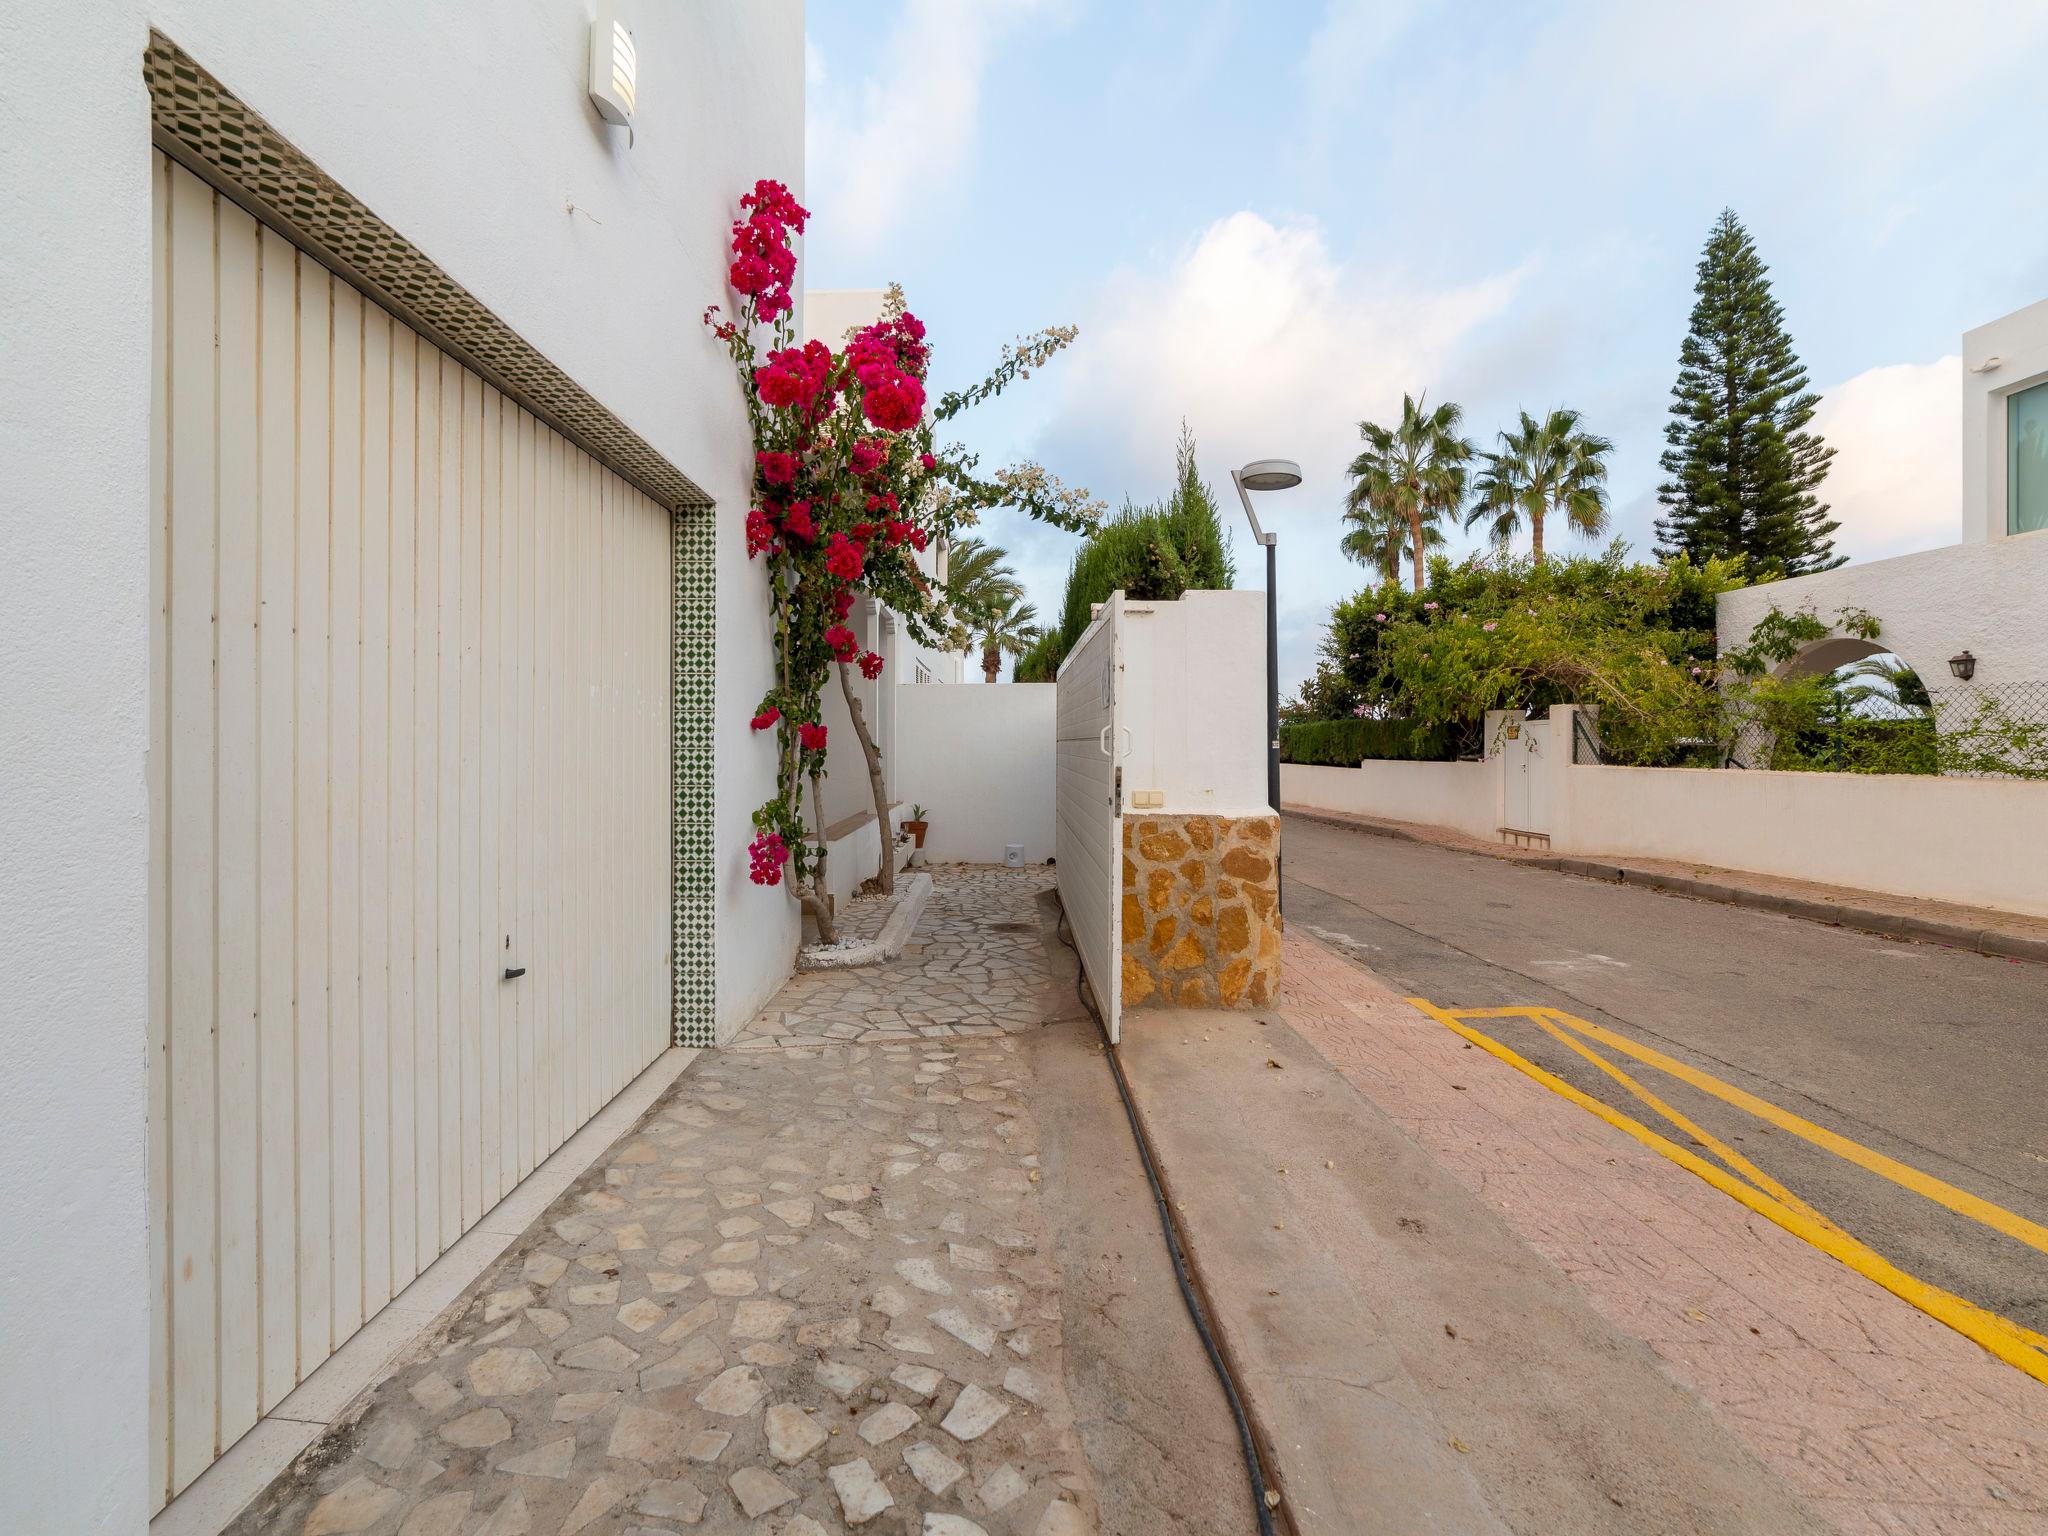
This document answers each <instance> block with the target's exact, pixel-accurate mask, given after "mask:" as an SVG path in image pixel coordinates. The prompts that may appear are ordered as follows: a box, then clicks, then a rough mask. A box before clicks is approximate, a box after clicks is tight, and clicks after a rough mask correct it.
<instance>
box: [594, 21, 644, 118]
mask: <svg viewBox="0 0 2048 1536" xmlns="http://www.w3.org/2000/svg"><path fill="white" fill-rule="evenodd" d="M639 91H640V53H639V50H638V49H636V48H635V47H634V46H633V33H632V30H631V28H629V27H628V26H627V25H626V24H625V22H623V21H621V20H620V19H619V13H618V7H617V6H615V5H613V4H612V3H611V0H598V5H597V18H596V19H595V20H594V21H592V22H591V24H590V104H591V105H592V106H593V107H595V108H597V115H598V116H599V117H601V118H603V119H604V120H605V121H606V122H608V123H611V124H612V125H613V126H615V127H619V128H623V129H625V130H626V136H627V137H626V142H627V143H629V144H630V143H631V142H632V133H633V108H634V105H635V103H636V102H637V101H638V99H639Z"/></svg>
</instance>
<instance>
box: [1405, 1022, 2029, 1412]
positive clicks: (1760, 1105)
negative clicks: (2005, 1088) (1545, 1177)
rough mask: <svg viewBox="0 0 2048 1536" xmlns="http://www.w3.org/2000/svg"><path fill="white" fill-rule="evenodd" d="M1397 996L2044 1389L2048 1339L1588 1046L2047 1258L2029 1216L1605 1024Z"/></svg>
mask: <svg viewBox="0 0 2048 1536" xmlns="http://www.w3.org/2000/svg"><path fill="white" fill-rule="evenodd" d="M1408 1001H1409V1002H1410V1003H1411V1004H1413V1005H1414V1006H1415V1007H1417V1008H1419V1009H1421V1010H1422V1012H1424V1013H1426V1014H1428V1015H1429V1016H1430V1017H1431V1018H1433V1019H1435V1020H1437V1021H1438V1022H1439V1023H1441V1024H1443V1025H1444V1026H1445V1027H1446V1028H1448V1029H1451V1030H1453V1031H1455V1032H1456V1033H1457V1034H1459V1035H1462V1036H1463V1037H1464V1038H1465V1039H1467V1040H1469V1041H1471V1043H1472V1044H1474V1045H1476V1046H1478V1047H1479V1048H1480V1049H1481V1050H1483V1051H1486V1052H1487V1053H1488V1054H1490V1055H1492V1056H1495V1057H1497V1058H1499V1059H1500V1060H1501V1061H1504V1062H1506V1063H1507V1064H1508V1065H1509V1066H1511V1067H1513V1068H1514V1069H1515V1070H1516V1071H1517V1072H1520V1073H1522V1074H1523V1075H1525V1076H1527V1077H1531V1078H1534V1079H1535V1080H1536V1081H1537V1082H1539V1083H1541V1084H1542V1085H1543V1086H1544V1087H1546V1088H1548V1089H1550V1090H1551V1092H1553V1093H1556V1094H1558V1095H1560V1096H1562V1097H1563V1098H1566V1099H1569V1100H1570V1101H1571V1102H1572V1103H1574V1104H1576V1105H1578V1106H1579V1107H1580V1108H1581V1109H1584V1110H1586V1111H1588V1112H1589V1113H1591V1114H1595V1115H1598V1116H1599V1117H1600V1118H1601V1119H1602V1120H1605V1121H1606V1122H1607V1123H1608V1124H1609V1125H1612V1126H1614V1127H1615V1128H1616V1129H1617V1130H1620V1131H1622V1132H1624V1133H1626V1134H1627V1135H1629V1136H1632V1137H1634V1138H1635V1140H1637V1141H1639V1142H1641V1143H1642V1144H1643V1145H1644V1146H1646V1147H1648V1148H1650V1150H1651V1151H1653V1152H1656V1153H1658V1154H1659V1155H1660V1156H1663V1157H1667V1158H1669V1159H1670V1160H1671V1161H1672V1162H1674V1163H1676V1164H1678V1165H1679V1167H1681V1168H1684V1169H1685V1170H1686V1171H1687V1172H1689V1173H1693V1174H1696V1175H1698V1176H1699V1177H1700V1178H1702V1179H1704V1180H1706V1182H1707V1183H1709V1184H1711V1185H1713V1186H1714V1187H1715V1188H1716V1189H1718V1190H1720V1191H1721V1192H1722V1193H1723V1194H1725V1195H1728V1196H1729V1197H1731V1198H1732V1199H1735V1200H1739V1201H1741V1202H1742V1203H1743V1204H1744V1205H1746V1206H1748V1207H1749V1208H1750V1209H1751V1210H1753V1211H1755V1212H1756V1213H1757V1214H1758V1215H1759V1216H1762V1217H1764V1218H1766V1219H1767V1220H1770V1221H1773V1222H1776V1223H1777V1224H1778V1225H1779V1226H1781V1227H1783V1228H1784V1229H1785V1230H1786V1231H1787V1232H1790V1233H1792V1234H1793V1235H1794V1236H1795V1237H1798V1238H1800V1239H1802V1240H1803V1241H1805V1242H1807V1243H1810V1244H1812V1245H1813V1246H1814V1247H1815V1248H1818V1249H1819V1250H1820V1251H1821V1252H1822V1253H1825V1254H1827V1255H1828V1256H1829V1257H1830V1258H1832V1259H1835V1260H1837V1261H1839V1262H1840V1263H1843V1264H1846V1265H1847V1266H1848V1267H1849V1268H1851V1269H1853V1270H1855V1271H1856V1272H1857V1273H1858V1274H1860V1275H1863V1276H1864V1277H1866V1278H1867V1279H1870V1280H1874V1281H1876V1282H1877V1283H1878V1284H1879V1285H1881V1286H1883V1287H1884V1288H1885V1289H1886V1290H1888V1291H1890V1292H1891V1293H1892V1294H1893V1295H1895V1296H1899V1297H1902V1298H1904V1299H1905V1300H1906V1301H1909V1302H1911V1303H1912V1304H1913V1305H1914V1306H1916V1307H1918V1308H1919V1309H1920V1310H1921V1311H1922V1312H1925V1313H1926V1314H1927V1315H1928V1316H1929V1317H1932V1318H1935V1319H1937V1320H1938V1321H1940V1322H1943V1323H1946V1324H1947V1325H1948V1326H1949V1327H1951V1328H1953V1329H1955V1331H1956V1332H1957V1333H1960V1334H1961V1335H1963V1337H1965V1338H1967V1339H1969V1340H1971V1341H1973V1342H1974V1343H1976V1344H1979V1345H1981V1346H1982V1347H1983V1348H1984V1349H1986V1350H1988V1351H1989V1352H1990V1353H1992V1354H1993V1355H1996V1356H1997V1357H1998V1358H1999V1359H2001V1360H2003V1361H2005V1363H2006V1364H2008V1365H2010V1366H2012V1367H2014V1368H2015V1369H2017V1370H2020V1371H2024V1372H2025V1373H2026V1374H2027V1375H2029V1376H2031V1377H2033V1378H2034V1379H2035V1380H2036V1381H2039V1382H2042V1383H2044V1384H2048V1337H2044V1336H2043V1335H2041V1334H2038V1333H2036V1332H2034V1330H2033V1329H2031V1328H2026V1327H2023V1326H2021V1325H2020V1324H2019V1323H2016V1322H2014V1321H2012V1319H2010V1318H2008V1317H2002V1316H2000V1315H1999V1314H1998V1313H1996V1312H1990V1311H1986V1310H1985V1309H1984V1308H1983V1307H1980V1306H1978V1305H1977V1304H1976V1303H1975V1302H1971V1301H1965V1300H1964V1299H1963V1298H1962V1297H1960V1296H1957V1295H1954V1294H1953V1293H1951V1292H1948V1291H1944V1290H1942V1289H1941V1288H1940V1287H1939V1286H1934V1285H1929V1284H1928V1283H1927V1282H1926V1281H1924V1280H1922V1279H1920V1278H1919V1277H1917V1276H1915V1275H1909V1274H1907V1273H1906V1272H1905V1271H1904V1270H1902V1269H1900V1268H1899V1267H1898V1266H1897V1265H1895V1264H1893V1263H1892V1262H1891V1261H1890V1260H1888V1259H1886V1258H1885V1257H1884V1255H1882V1254H1880V1253H1878V1252H1877V1251H1876V1250H1875V1249H1873V1248H1871V1247H1870V1246H1869V1245H1868V1244H1866V1243H1863V1242H1860V1241H1858V1240H1857V1239H1856V1238H1855V1237H1852V1236H1851V1235H1850V1234H1849V1233H1848V1232H1846V1231H1844V1230H1843V1229H1842V1228H1841V1227H1840V1226H1838V1225H1836V1224H1835V1223H1834V1222H1833V1221H1830V1220H1829V1219H1828V1218H1827V1217H1826V1216H1825V1215H1823V1214H1822V1213H1821V1212H1820V1211H1818V1210H1816V1209H1815V1208H1814V1207H1813V1206H1811V1205H1809V1204H1808V1203H1807V1202H1806V1201H1804V1200H1802V1199H1800V1198H1799V1197H1798V1196H1797V1195H1795V1194H1793V1193H1792V1191H1791V1190H1789V1189H1787V1188H1786V1187H1785V1186H1784V1185H1783V1184H1781V1183H1779V1182H1778V1181H1777V1180H1776V1179H1774V1178H1772V1177H1771V1176H1770V1175H1769V1174H1767V1173H1765V1172H1764V1171H1763V1170H1762V1169H1761V1168H1759V1167H1757V1166H1756V1164H1754V1163H1753V1162H1751V1161H1750V1160H1749V1159H1748V1158H1746V1157H1744V1156H1743V1155H1742V1154H1741V1153H1740V1152H1737V1151H1736V1150H1735V1149H1734V1148H1733V1147H1730V1146H1728V1145H1727V1144H1726V1143H1725V1142H1723V1141H1722V1140H1721V1139H1720V1138H1719V1137H1717V1136H1715V1135H1713V1134H1712V1133H1711V1132H1710V1131H1708V1130H1707V1129H1706V1128H1705V1127H1703V1126H1701V1125H1699V1124H1698V1123H1697V1122H1695V1121H1694V1120H1692V1119H1690V1118H1689V1117H1688V1116H1686V1115H1684V1114H1682V1113H1681V1112H1680V1111H1679V1110H1677V1109H1676V1108H1674V1107H1673V1106H1672V1105H1670V1104H1669V1103H1667V1102H1665V1101H1664V1100H1663V1099H1662V1098H1659V1097H1658V1096H1657V1095H1656V1094H1655V1093H1653V1092H1651V1091H1650V1089H1648V1088H1647V1087H1645V1086H1644V1085H1643V1084H1642V1083H1641V1082H1639V1081H1638V1080H1637V1079H1636V1078H1635V1077H1634V1076H1632V1075H1631V1074H1630V1073H1629V1072H1628V1071H1626V1070H1625V1069H1624V1068H1622V1067H1621V1066H1619V1065H1617V1064H1616V1063H1615V1062H1613V1061H1611V1060H1609V1059H1608V1058H1607V1057H1606V1056H1604V1055H1602V1054H1601V1053H1600V1052H1599V1051H1597V1050H1595V1049H1594V1048H1593V1046H1592V1045H1591V1044H1588V1043H1587V1042H1588V1041H1592V1042H1597V1043H1598V1044H1600V1045H1604V1046H1607V1047H1609V1048H1610V1049H1612V1050H1615V1051H1618V1052H1620V1053H1621V1054H1623V1055H1625V1056H1628V1057H1631V1058H1633V1059H1634V1060H1636V1061H1638V1062H1641V1063H1642V1064H1643V1065H1645V1066H1648V1067H1653V1068H1655V1069H1656V1070H1657V1071H1659V1072H1662V1073H1665V1074H1666V1075H1668V1076H1670V1077H1673V1078H1676V1079H1677V1080H1678V1081H1680V1082H1682V1083H1685V1084H1687V1085H1689V1086H1691V1087H1693V1088H1696V1089H1698V1090H1699V1091H1700V1092H1702V1093H1705V1094H1708V1095H1710V1096H1711V1097H1713V1098H1716V1099H1719V1100H1720V1101H1721V1102H1722V1103H1724V1104H1729V1105H1732V1106H1733V1107H1735V1108H1737V1109H1740V1110H1742V1111H1744V1112H1745V1113H1747V1114H1750V1115H1753V1116H1755V1117H1756V1118H1757V1119H1759V1120H1763V1121H1766V1122H1768V1123H1769V1124H1771V1125H1775V1126H1777V1127H1778V1128H1779V1129H1780V1130H1783V1131H1787V1132H1789V1133H1791V1134H1792V1135H1794V1136H1797V1137H1799V1138H1800V1139H1801V1140H1802V1141H1807V1142H1810V1143H1812V1144H1813V1145H1814V1146H1817V1147H1821V1148H1824V1149H1825V1150H1827V1151H1829V1152H1832V1153H1833V1154H1834V1155H1835V1156H1837V1157H1840V1158H1843V1159H1844V1160H1846V1161H1848V1162H1851V1163H1854V1164H1855V1165H1856V1166H1857V1167H1859V1168H1863V1169H1866V1170H1868V1171H1869V1172H1871V1173H1875V1174H1877V1175H1879V1176H1880V1177H1882V1178H1886V1179H1889V1180H1891V1182H1892V1183H1894V1184H1897V1185H1899V1186H1900V1187H1901V1188H1904V1189H1910V1190H1912V1191H1913V1193H1915V1194H1917V1195H1921V1196H1924V1197H1925V1198H1926V1199H1929V1200H1932V1201H1935V1202H1936V1203H1937V1204H1940V1205H1944V1206H1946V1207H1948V1209H1950V1210H1952V1211H1955V1212H1957V1213H1958V1214H1960V1215H1963V1216H1967V1217H1969V1218H1970V1219H1971V1220H1973V1221H1976V1222H1980V1223H1982V1224H1983V1225H1984V1226H1987V1227H1990V1228H1991V1229H1992V1230H1993V1231H1995V1232H1999V1233H2002V1234H2004V1235H2005V1236H2007V1237H2010V1238H2013V1239H2014V1240H2016V1241H2018V1242H2021V1243H2025V1244H2026V1245H2027V1246H2028V1247H2031V1248H2035V1249H2038V1250H2039V1251H2041V1252H2042V1253H2048V1227H2043V1226H2042V1225H2041V1224H2040V1223H2038V1222H2033V1221H2029V1220H2028V1219H2027V1218H2026V1217H2024V1216H2021V1215H2018V1214H2016V1213H2015V1212H2012V1211H2008V1210H2006V1209H2005V1208H2004V1207H2003V1206H1999V1205H1993V1204H1992V1203H1991V1202H1990V1201H1988V1200H1984V1199H1981V1198H1979V1197H1978V1196H1976V1195H1973V1194H1971V1193H1970V1192H1969V1191H1968V1190H1966V1189H1958V1188H1956V1186H1955V1185H1953V1184H1949V1183H1945V1182H1943V1181H1942V1180H1940V1179H1937V1178H1935V1177H1934V1176H1933V1175H1932V1174H1929V1173H1924V1172H1922V1171H1921V1170H1920V1169H1918V1168H1914V1167H1910V1166H1909V1165H1907V1164H1905V1163H1901V1162H1898V1161H1896V1160H1895V1159H1893V1158H1889V1157H1886V1156H1885V1155H1884V1154H1883V1153H1882V1152H1877V1151H1873V1150H1872V1149H1871V1148H1869V1147H1866V1146H1864V1145H1863V1144H1862V1143H1861V1142H1856V1141H1851V1140H1850V1139H1849V1138H1848V1137H1846V1136H1842V1135H1839V1134H1837V1133H1836V1132H1834V1131H1831V1130H1829V1129H1827V1127H1825V1126H1821V1125H1815V1124H1814V1123H1813V1122H1812V1121H1811V1120H1806V1119H1802V1118H1801V1117H1800V1116H1798V1115H1795V1114H1793V1113H1791V1112H1790V1111H1789V1110H1786V1109H1782V1108H1780V1107H1779V1106H1778V1105H1776V1104H1772V1103H1770V1102H1769V1101H1768V1100H1765V1099H1760V1098H1758V1097H1756V1096H1755V1095H1754V1094H1751V1093H1745V1092H1744V1091H1743V1090H1742V1089H1740V1088H1737V1087H1735V1086H1734V1085H1733V1084H1732V1083H1725V1082H1723V1081H1721V1079H1719V1078H1717V1077H1714V1076H1711V1075H1710V1074H1708V1073H1705V1072H1702V1071H1700V1070H1699V1069H1698V1068H1697V1067H1692V1066H1688V1065H1687V1064H1686V1063H1684V1062H1682V1061H1678V1060H1676V1059H1675V1058H1673V1057H1670V1056H1667V1055H1665V1054H1664V1053H1663V1052H1661V1051H1658V1050H1655V1049H1653V1048H1652V1047H1650V1046H1647V1045H1643V1044H1641V1043H1640V1042H1638V1041H1634V1040H1631V1039H1629V1038H1628V1037H1627V1036H1626V1035H1619V1034H1616V1033H1615V1032H1614V1031H1613V1030H1611V1029H1604V1028H1602V1027H1601V1026H1600V1025H1598V1024H1594V1023H1592V1022H1590V1021H1588V1020H1586V1019H1581V1018H1576V1017H1574V1016H1573V1015H1571V1014H1569V1013H1565V1012H1563V1011H1561V1010H1559V1009H1556V1008H1534V1007H1530V1008H1458V1009H1451V1008H1439V1007H1437V1006H1436V1005H1435V1004H1434V1003H1432V1002H1430V1001H1429V1000H1428V999H1426V998H1420V997H1411V998H1409V999H1408ZM1472 1019H1527V1020H1528V1021H1529V1022H1531V1023H1533V1024H1534V1025H1536V1026H1537V1028H1539V1029H1541V1030H1543V1031H1544V1032H1545V1033H1546V1034H1548V1035H1550V1036H1551V1037H1552V1038H1553V1039H1555V1040H1557V1041H1559V1042H1560V1043H1562V1044H1563V1045H1565V1046H1566V1047H1568V1048H1569V1049H1570V1050H1572V1051H1573V1052H1575V1053H1576V1054H1577V1055H1579V1056H1580V1057H1582V1058H1584V1059H1585V1060H1586V1061H1587V1062H1589V1063H1591V1064H1592V1065H1593V1066H1594V1067H1596V1068H1598V1069H1599V1070H1600V1071H1601V1072H1603V1073H1605V1074H1606V1075H1607V1076H1608V1077H1610V1078H1612V1079H1613V1080H1614V1081H1615V1082H1617V1083H1619V1084H1620V1085H1621V1086H1622V1087H1623V1088H1625V1089H1627V1090H1628V1092H1629V1093H1630V1094H1632V1095H1633V1096H1634V1097H1635V1098H1636V1099H1637V1100H1638V1101H1640V1102H1641V1103H1643V1104H1645V1105H1647V1106H1648V1107H1649V1108H1650V1109H1652V1110H1654V1111H1656V1113H1657V1114H1659V1115H1660V1116H1662V1117H1663V1118H1664V1119H1665V1120H1666V1121H1667V1122H1668V1123H1669V1124H1670V1125H1672V1126H1673V1127H1675V1128H1676V1129H1677V1130H1678V1131H1680V1132H1681V1133H1683V1134H1684V1135H1685V1136H1686V1137H1687V1138H1689V1139H1691V1140H1692V1141H1693V1142H1695V1143H1696V1144H1697V1145H1699V1146H1702V1147H1705V1148H1706V1149H1707V1150H1708V1151H1709V1152H1711V1153H1712V1154H1713V1155H1714V1156H1715V1157H1716V1158H1718V1159H1719V1160H1720V1163H1721V1164H1722V1165H1723V1166H1716V1164H1714V1163H1711V1162H1708V1161H1707V1160H1706V1159H1705V1158H1704V1157H1701V1156H1700V1155H1699V1154H1698V1153H1696V1152H1694V1151H1692V1150H1691V1149H1690V1148H1687V1147H1683V1146H1680V1145H1679V1144H1678V1143H1677V1142H1675V1141H1673V1140H1672V1139H1671V1138H1670V1137H1668V1136H1666V1135H1664V1134H1663V1133H1662V1132H1660V1131H1657V1130H1653V1129H1652V1128H1651V1127H1650V1126H1648V1125H1645V1124H1644V1123H1643V1122H1642V1121H1640V1120H1636V1119H1633V1118H1632V1117H1630V1116H1628V1115H1625V1114H1623V1113H1622V1112H1621V1111H1620V1110H1618V1109H1615V1108H1612V1107H1611V1106H1609V1105H1607V1104H1605V1103H1603V1102H1601V1101H1600V1100H1599V1099H1596V1098H1594V1097H1593V1096H1592V1095H1591V1094H1589V1093H1586V1092H1584V1091H1582V1090H1580V1089H1578V1088H1575V1087H1573V1086H1572V1085H1571V1084H1570V1083H1568V1082H1566V1081H1565V1080H1564V1079H1563V1078H1561V1077H1559V1076H1557V1075H1556V1074H1555V1073H1553V1072H1548V1071H1546V1070H1544V1069H1543V1068H1542V1067H1539V1066H1537V1065H1536V1063H1534V1062H1533V1061H1530V1060H1529V1059H1528V1058H1527V1057H1525V1056H1523V1055H1521V1054H1520V1053H1519V1052H1517V1051H1516V1050H1514V1049H1513V1048H1512V1047H1510V1046H1508V1045H1505V1044H1503V1043H1502V1042H1501V1041H1499V1040H1496V1039H1495V1038H1494V1037H1493V1036H1491V1035H1489V1034H1487V1033H1485V1032H1484V1031H1483V1030H1480V1029H1477V1028H1475V1027H1474V1026H1473V1025H1472V1024H1471V1023H1469V1022H1468V1021H1469V1020H1472Z"/></svg>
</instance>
